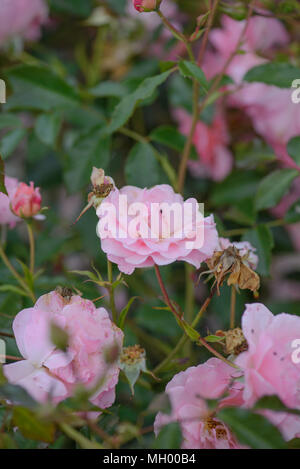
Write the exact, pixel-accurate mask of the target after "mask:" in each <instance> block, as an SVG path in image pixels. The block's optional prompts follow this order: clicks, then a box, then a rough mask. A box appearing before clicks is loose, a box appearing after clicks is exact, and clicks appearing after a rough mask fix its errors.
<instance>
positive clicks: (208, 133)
mask: <svg viewBox="0 0 300 469" xmlns="http://www.w3.org/2000/svg"><path fill="white" fill-rule="evenodd" d="M174 114H175V118H176V119H177V121H178V122H179V130H180V132H181V133H182V134H183V135H188V134H189V132H190V128H191V121H192V117H191V116H190V115H189V114H188V113H187V112H186V111H184V110H182V109H177V110H176V111H175V113H174ZM229 142H230V139H229V135H228V131H227V126H226V121H225V117H224V114H223V112H222V110H221V108H220V107H219V108H218V109H217V112H216V114H215V116H214V119H213V122H212V124H211V125H207V124H205V123H204V122H202V121H200V120H199V121H198V122H197V125H196V130H195V134H194V145H195V147H196V150H197V152H198V155H199V162H194V161H190V162H189V167H190V169H191V171H192V173H194V174H195V175H198V176H202V177H203V176H208V177H211V178H212V179H214V180H215V181H220V180H222V179H224V178H225V177H226V176H227V175H228V174H229V173H230V171H231V169H232V163H233V157H232V153H231V152H230V151H229V150H228V148H227V145H228V144H229Z"/></svg>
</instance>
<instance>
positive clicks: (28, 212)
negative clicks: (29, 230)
mask: <svg viewBox="0 0 300 469" xmlns="http://www.w3.org/2000/svg"><path fill="white" fill-rule="evenodd" d="M41 203H42V197H41V194H40V189H39V187H34V184H33V182H31V183H30V185H29V186H28V185H27V184H25V183H24V182H21V183H20V184H19V185H18V188H17V190H16V192H15V194H14V196H13V198H12V201H11V208H12V211H13V212H14V213H15V214H16V215H17V216H18V217H25V218H31V217H34V216H35V215H36V214H37V213H38V212H39V211H40V210H41Z"/></svg>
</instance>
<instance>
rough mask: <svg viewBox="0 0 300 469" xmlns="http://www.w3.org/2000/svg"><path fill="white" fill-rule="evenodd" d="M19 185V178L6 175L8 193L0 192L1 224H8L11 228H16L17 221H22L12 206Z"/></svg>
mask: <svg viewBox="0 0 300 469" xmlns="http://www.w3.org/2000/svg"><path fill="white" fill-rule="evenodd" d="M18 185H19V182H18V180H17V179H15V178H11V177H8V176H5V187H6V190H7V194H8V195H6V194H4V193H3V192H1V193H0V224H1V225H8V226H9V227H10V228H14V227H15V226H16V223H17V222H18V221H20V218H19V217H17V216H16V215H15V214H14V213H13V212H12V211H11V208H10V206H11V202H12V200H13V198H14V195H15V193H16V191H17V188H18Z"/></svg>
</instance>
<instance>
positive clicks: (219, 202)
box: [211, 171, 259, 207]
mask: <svg viewBox="0 0 300 469" xmlns="http://www.w3.org/2000/svg"><path fill="white" fill-rule="evenodd" d="M258 181H259V177H258V176H257V174H256V173H255V172H254V171H234V172H233V173H231V174H230V175H229V176H228V177H227V178H226V179H225V180H224V181H222V182H220V183H219V184H216V185H215V187H214V189H213V192H212V196H211V201H212V203H213V204H214V205H215V206H217V207H219V206H223V205H236V203H237V202H240V201H241V200H242V199H246V198H249V197H253V193H255V192H256V188H257V185H258Z"/></svg>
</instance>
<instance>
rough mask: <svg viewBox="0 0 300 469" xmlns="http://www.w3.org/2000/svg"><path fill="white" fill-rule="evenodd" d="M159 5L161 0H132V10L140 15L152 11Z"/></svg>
mask: <svg viewBox="0 0 300 469" xmlns="http://www.w3.org/2000/svg"><path fill="white" fill-rule="evenodd" d="M160 3H161V0H133V6H134V8H135V9H136V10H137V11H138V12H140V13H143V12H147V11H154V10H156V8H157V7H159V4H160Z"/></svg>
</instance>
